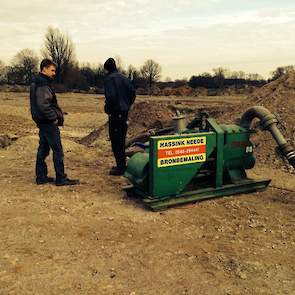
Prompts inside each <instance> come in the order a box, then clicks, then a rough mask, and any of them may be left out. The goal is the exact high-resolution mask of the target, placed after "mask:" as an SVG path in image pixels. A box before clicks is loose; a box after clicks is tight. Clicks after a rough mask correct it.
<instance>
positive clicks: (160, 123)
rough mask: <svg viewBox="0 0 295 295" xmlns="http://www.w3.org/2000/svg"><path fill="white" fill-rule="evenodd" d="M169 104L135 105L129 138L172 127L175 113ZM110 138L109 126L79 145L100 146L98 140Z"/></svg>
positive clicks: (131, 113) (92, 134)
mask: <svg viewBox="0 0 295 295" xmlns="http://www.w3.org/2000/svg"><path fill="white" fill-rule="evenodd" d="M168 105H169V102H158V101H154V102H150V101H144V102H138V103H135V104H134V105H133V107H132V108H131V110H130V112H129V127H128V138H132V137H134V136H135V135H137V134H138V133H141V132H144V131H145V130H147V129H153V128H164V127H167V126H170V125H171V120H172V117H173V115H175V114H174V113H173V111H172V110H171V109H170V108H169V107H168ZM107 136H108V124H107V123H106V124H104V125H102V126H101V127H99V128H97V129H95V130H93V131H92V132H91V133H90V134H88V135H87V136H85V137H83V138H81V139H80V140H79V143H81V144H84V145H87V146H96V145H99V142H98V140H97V139H98V138H99V137H100V138H103V137H107Z"/></svg>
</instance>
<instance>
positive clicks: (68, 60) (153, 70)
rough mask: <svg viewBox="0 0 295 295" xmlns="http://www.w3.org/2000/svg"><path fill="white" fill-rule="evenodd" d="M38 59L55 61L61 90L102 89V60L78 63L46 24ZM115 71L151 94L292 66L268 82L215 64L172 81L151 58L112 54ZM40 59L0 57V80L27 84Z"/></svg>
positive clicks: (68, 43) (238, 83)
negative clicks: (126, 60) (130, 61)
mask: <svg viewBox="0 0 295 295" xmlns="http://www.w3.org/2000/svg"><path fill="white" fill-rule="evenodd" d="M41 58H50V59H52V60H53V61H54V62H55V63H56V64H57V73H56V79H55V86H56V87H57V88H59V89H60V90H61V91H67V90H72V89H78V90H86V91H87V90H89V89H90V88H97V89H102V88H103V80H104V75H105V74H104V69H103V65H102V63H98V64H97V65H93V64H90V63H85V64H79V63H78V61H77V58H76V54H75V46H74V43H73V41H72V39H71V37H70V36H69V35H68V34H65V33H63V32H61V31H60V30H59V29H58V28H52V27H49V28H48V29H47V31H46V34H45V37H44V42H43V46H42V50H41ZM115 59H116V63H117V66H118V70H119V71H120V72H121V73H122V74H124V75H126V76H128V77H129V78H130V79H131V80H132V81H133V83H134V85H135V87H136V88H140V89H142V90H143V91H145V90H146V92H148V93H151V92H152V89H153V87H158V88H161V89H164V88H166V87H169V88H177V87H182V86H189V87H191V88H199V87H202V88H207V89H223V88H225V87H230V86H234V87H245V86H261V85H263V84H265V83H266V82H268V81H269V80H275V79H277V78H279V77H280V76H282V75H284V74H285V73H287V72H288V71H291V70H294V66H286V67H278V68H277V69H276V70H275V71H273V72H272V73H271V75H272V77H271V79H269V80H268V81H266V80H264V79H263V77H261V76H260V75H259V74H256V73H249V74H247V73H245V72H243V71H230V70H228V69H225V68H222V67H219V68H215V69H213V70H212V73H202V74H199V75H193V76H192V77H190V79H181V80H174V81H172V80H171V79H169V78H166V79H165V81H160V78H161V72H162V69H161V66H160V65H159V63H157V62H156V61H154V60H152V59H148V60H146V61H145V62H144V64H143V65H142V66H141V67H139V68H136V67H135V66H133V65H128V66H127V67H124V66H123V62H122V59H121V58H120V57H118V56H117V57H116V58H115ZM39 62H40V58H39V56H38V55H37V53H36V52H34V51H33V50H31V49H23V50H21V51H19V52H18V53H17V54H16V55H15V56H14V57H13V58H12V60H11V62H10V63H9V65H5V64H4V63H3V62H2V61H1V60H0V83H1V84H3V83H7V84H20V85H29V84H30V83H31V81H32V79H33V76H34V75H35V74H37V73H38V70H39V69H38V67H39Z"/></svg>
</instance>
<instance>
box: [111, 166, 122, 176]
mask: <svg viewBox="0 0 295 295" xmlns="http://www.w3.org/2000/svg"><path fill="white" fill-rule="evenodd" d="M124 173H125V168H118V167H113V168H112V169H111V170H110V175H113V176H121V175H124Z"/></svg>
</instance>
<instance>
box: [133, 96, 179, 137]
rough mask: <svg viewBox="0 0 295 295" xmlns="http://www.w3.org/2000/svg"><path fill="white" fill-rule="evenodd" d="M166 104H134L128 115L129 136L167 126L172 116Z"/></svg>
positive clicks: (145, 102)
mask: <svg viewBox="0 0 295 295" xmlns="http://www.w3.org/2000/svg"><path fill="white" fill-rule="evenodd" d="M168 105H169V103H166V102H158V101H157V102H156V101H153V102H150V101H143V102H138V103H136V104H135V105H134V106H133V107H132V109H131V110H130V113H129V122H130V125H129V130H128V133H129V134H130V135H134V134H136V133H138V132H141V131H143V130H146V129H150V128H162V127H165V126H166V124H169V122H170V121H171V119H172V117H173V115H175V114H174V113H173V112H172V111H171V110H170V109H169V108H168Z"/></svg>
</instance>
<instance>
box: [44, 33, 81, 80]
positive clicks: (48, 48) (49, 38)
mask: <svg viewBox="0 0 295 295" xmlns="http://www.w3.org/2000/svg"><path fill="white" fill-rule="evenodd" d="M42 54H43V56H44V57H45V58H50V59H52V60H53V61H54V62H55V63H56V65H57V71H56V78H57V82H58V83H62V82H63V81H64V79H65V74H66V72H67V70H68V69H69V68H71V67H73V66H74V65H75V47H74V44H73V41H72V39H71V38H70V36H69V35H67V34H65V33H63V32H61V31H60V30H59V29H58V28H56V29H55V28H52V27H49V28H48V29H47V32H46V35H45V40H44V48H43V50H42Z"/></svg>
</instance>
